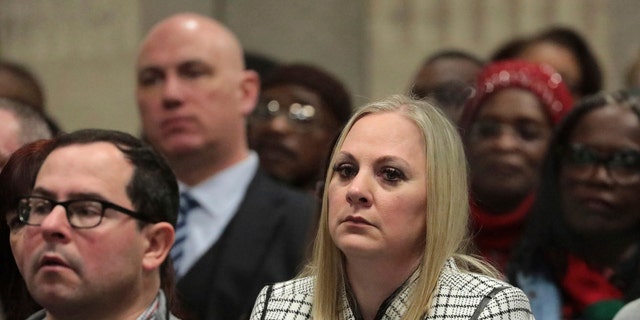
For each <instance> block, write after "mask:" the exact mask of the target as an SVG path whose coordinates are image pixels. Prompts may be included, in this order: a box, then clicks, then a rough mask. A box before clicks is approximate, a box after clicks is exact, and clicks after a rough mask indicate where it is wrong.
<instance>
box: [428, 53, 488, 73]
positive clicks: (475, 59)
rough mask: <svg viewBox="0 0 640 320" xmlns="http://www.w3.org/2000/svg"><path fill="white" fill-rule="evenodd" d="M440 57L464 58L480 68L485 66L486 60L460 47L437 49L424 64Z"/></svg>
mask: <svg viewBox="0 0 640 320" xmlns="http://www.w3.org/2000/svg"><path fill="white" fill-rule="evenodd" d="M440 59H463V60H468V61H470V62H472V63H475V64H476V65H478V67H480V68H482V66H484V61H482V59H480V58H478V57H476V56H475V55H473V54H471V53H469V52H466V51H463V50H459V49H445V50H440V51H436V52H435V53H433V54H432V55H430V56H428V57H427V58H426V59H425V61H424V63H423V64H422V65H425V64H428V63H432V62H434V61H436V60H440Z"/></svg>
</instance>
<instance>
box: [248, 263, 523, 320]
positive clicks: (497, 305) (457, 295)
mask: <svg viewBox="0 0 640 320" xmlns="http://www.w3.org/2000/svg"><path fill="white" fill-rule="evenodd" d="M417 278H418V272H416V273H414V274H413V275H412V276H411V277H410V279H409V280H408V282H407V285H406V286H405V288H403V289H402V290H401V291H400V292H399V293H398V295H396V296H395V298H394V299H393V300H392V301H391V303H390V304H389V305H388V307H387V309H386V310H385V312H384V315H383V316H382V317H381V318H380V320H397V319H400V318H401V316H402V315H403V314H404V312H405V311H406V309H407V301H408V300H409V294H410V292H411V291H412V289H413V287H415V284H416V280H417ZM313 285H314V279H313V278H312V277H307V278H301V279H294V280H290V281H286V282H280V283H277V284H275V285H273V286H272V287H271V286H267V287H265V288H263V289H262V291H261V292H260V295H259V296H258V298H257V300H256V303H255V305H254V307H253V312H252V313H251V320H262V319H268V320H285V319H286V320H302V319H311V306H312V303H313ZM268 291H271V292H270V293H268ZM267 296H269V301H268V304H267V310H266V311H263V309H264V306H265V300H266V299H267ZM341 296H342V301H343V303H342V318H343V319H346V320H355V319H356V317H355V316H354V314H353V311H352V310H351V308H350V307H349V303H348V301H347V298H346V292H344V291H343V292H342V293H341ZM434 299H435V300H434V301H435V304H434V305H433V307H432V308H431V310H430V312H429V314H427V315H425V316H424V317H423V319H424V320H436V319H446V320H463V319H464V320H468V319H483V320H488V319H503V320H508V319H509V320H532V319H534V318H533V315H532V314H531V309H530V306H529V300H528V299H527V297H526V295H525V294H524V293H523V292H522V291H521V290H520V289H517V288H515V287H513V286H510V285H508V284H507V283H505V282H502V281H499V280H496V279H493V278H490V277H487V276H483V275H479V274H470V273H463V272H460V271H459V270H458V268H457V267H456V265H455V263H454V262H453V260H452V259H450V260H449V261H447V263H446V265H445V268H444V270H443V272H442V274H441V276H440V279H439V281H438V292H437V294H436V296H435V297H434ZM479 306H481V307H479ZM263 312H264V314H263Z"/></svg>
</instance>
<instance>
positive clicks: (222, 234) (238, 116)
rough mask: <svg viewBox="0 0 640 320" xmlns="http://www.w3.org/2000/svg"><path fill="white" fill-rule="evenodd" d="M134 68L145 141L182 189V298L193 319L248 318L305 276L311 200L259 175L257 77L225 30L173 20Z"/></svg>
mask: <svg viewBox="0 0 640 320" xmlns="http://www.w3.org/2000/svg"><path fill="white" fill-rule="evenodd" d="M136 68H137V90H136V95H137V102H138V106H139V111H140V116H141V119H142V128H143V133H144V135H145V138H146V139H148V141H149V142H150V143H151V144H152V145H154V146H155V147H156V148H157V149H158V150H159V151H160V152H162V153H163V154H164V155H165V156H166V157H167V159H168V161H169V163H170V165H171V167H172V168H173V170H174V171H175V173H176V176H177V177H178V180H179V182H180V191H181V212H180V214H179V220H178V227H177V230H176V243H175V244H174V247H173V249H172V257H173V259H174V265H175V268H176V274H177V277H178V278H179V281H178V291H179V293H180V294H181V295H182V297H183V298H184V300H185V301H184V304H185V306H186V308H187V309H188V310H190V311H192V312H193V313H194V316H195V317H196V318H197V319H246V318H248V316H249V313H250V312H251V308H252V306H253V302H254V301H255V298H256V296H257V294H258V292H259V290H260V289H261V287H262V286H264V285H265V284H267V283H272V282H276V281H280V280H285V279H289V278H292V277H294V276H295V275H296V273H297V272H298V271H299V268H300V267H301V264H302V260H303V257H304V253H305V252H306V249H307V248H306V247H307V243H308V240H309V238H310V237H309V235H310V232H311V230H312V227H313V224H314V219H313V217H314V210H315V205H316V204H315V201H314V200H313V199H312V198H310V197H308V196H306V195H304V194H302V193H299V192H296V191H293V190H291V189H288V188H287V187H284V186H282V185H280V184H278V183H277V182H275V181H273V180H271V179H270V178H268V177H267V176H266V175H265V174H264V173H263V172H261V171H260V170H259V169H258V158H257V155H256V153H255V152H253V151H251V150H250V149H249V148H248V145H247V134H246V129H245V128H246V118H247V117H248V116H249V115H250V114H251V112H252V111H253V108H254V106H255V103H256V100H257V97H258V94H259V92H258V91H259V78H258V75H257V74H256V73H255V72H254V71H251V70H246V69H245V66H244V62H243V51H242V48H241V46H240V43H239V42H238V39H237V38H236V37H235V35H234V34H233V33H232V32H231V31H230V30H229V29H227V28H226V27H225V26H223V25H222V24H220V23H219V22H217V21H215V20H213V19H210V18H208V17H204V16H200V15H196V14H191V13H184V14H178V15H174V16H171V17H169V18H167V19H165V20H163V21H161V22H159V23H158V24H156V25H155V26H153V28H152V29H151V30H150V32H149V33H148V34H147V36H146V37H145V39H144V40H143V42H142V44H141V46H140V49H139V54H138V59H137V67H136Z"/></svg>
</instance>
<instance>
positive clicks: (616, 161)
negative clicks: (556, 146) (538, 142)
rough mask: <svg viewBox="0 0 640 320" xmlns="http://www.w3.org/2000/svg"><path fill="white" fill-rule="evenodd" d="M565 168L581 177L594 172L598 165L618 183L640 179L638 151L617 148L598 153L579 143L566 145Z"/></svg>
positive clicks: (639, 155) (627, 182) (639, 153)
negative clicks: (614, 150) (610, 151)
mask: <svg viewBox="0 0 640 320" xmlns="http://www.w3.org/2000/svg"><path fill="white" fill-rule="evenodd" d="M565 163H566V166H565V167H566V169H567V170H570V171H571V172H572V173H573V174H576V175H577V176H579V177H581V178H588V177H590V176H591V175H593V174H594V169H595V168H596V167H598V166H599V165H602V166H604V168H605V169H606V170H607V172H608V173H609V176H610V177H611V178H612V179H613V180H615V181H616V182H618V183H622V184H629V183H636V182H638V181H640V152H638V151H635V150H618V151H616V152H613V153H610V154H609V155H599V154H598V153H597V152H596V151H595V150H593V149H591V148H589V147H586V146H584V145H580V144H573V145H570V146H569V147H568V150H567V152H566V153H565Z"/></svg>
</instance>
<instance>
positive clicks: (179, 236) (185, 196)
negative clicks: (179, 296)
mask: <svg viewBox="0 0 640 320" xmlns="http://www.w3.org/2000/svg"><path fill="white" fill-rule="evenodd" d="M199 206H200V205H199V204H198V202H197V201H196V200H195V199H193V197H191V195H189V193H187V192H183V193H181V194H180V208H179V210H178V222H177V223H176V239H175V242H174V243H173V248H171V259H173V268H174V269H175V271H176V274H179V272H178V271H179V270H180V268H181V262H182V261H181V259H182V256H183V255H184V251H185V250H187V248H185V242H186V240H187V236H188V234H189V232H188V231H189V230H187V218H188V214H189V211H191V210H193V209H195V208H197V207H199Z"/></svg>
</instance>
